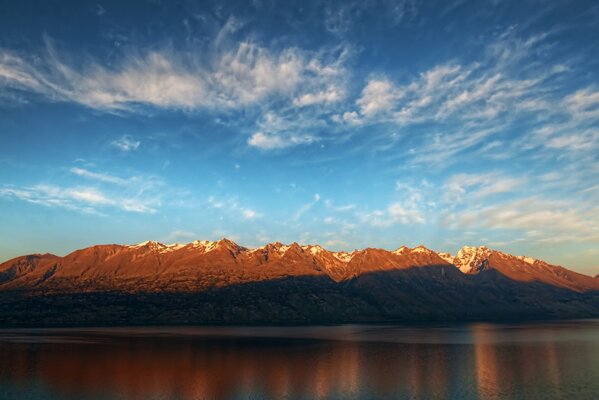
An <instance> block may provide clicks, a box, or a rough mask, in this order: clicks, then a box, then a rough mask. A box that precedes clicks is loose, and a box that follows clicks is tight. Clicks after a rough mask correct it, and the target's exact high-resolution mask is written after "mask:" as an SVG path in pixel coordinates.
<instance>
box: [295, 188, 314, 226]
mask: <svg viewBox="0 0 599 400" xmlns="http://www.w3.org/2000/svg"><path fill="white" fill-rule="evenodd" d="M319 201H320V194H318V193H315V194H314V197H313V200H312V201H310V202H308V203H306V204H304V205H303V206H301V207H300V208H299V209H298V210H297V211H296V212H295V215H294V216H293V219H294V220H295V221H297V220H299V219H300V218H301V217H302V216H303V215H304V214H305V213H307V212H308V211H310V210H311V209H312V208H313V207H314V206H315V205H316V204H317V203H318V202H319Z"/></svg>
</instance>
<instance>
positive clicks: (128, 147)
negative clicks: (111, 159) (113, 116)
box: [110, 135, 141, 151]
mask: <svg viewBox="0 0 599 400" xmlns="http://www.w3.org/2000/svg"><path fill="white" fill-rule="evenodd" d="M110 144H111V145H113V146H114V147H116V148H117V149H119V150H121V151H134V150H137V148H138V147H139V145H140V144H141V142H140V141H139V140H134V139H133V138H132V137H130V136H129V135H123V136H121V137H120V138H118V139H115V140H113V141H112V142H110Z"/></svg>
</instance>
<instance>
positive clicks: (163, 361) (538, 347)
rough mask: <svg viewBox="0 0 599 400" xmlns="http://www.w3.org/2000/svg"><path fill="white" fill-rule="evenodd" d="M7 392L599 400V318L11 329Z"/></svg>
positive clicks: (2, 347)
mask: <svg viewBox="0 0 599 400" xmlns="http://www.w3.org/2000/svg"><path fill="white" fill-rule="evenodd" d="M0 398H2V399H345V398H360V399H379V398H382V399H385V398H388V399H412V398H413V399H598V398H599V320H592V321H588V320H587V321H568V322H552V323H534V324H517V325H492V324H469V325H452V326H435V327H430V326H427V327H397V326H365V325H347V326H333V327H294V328H263V327H261V328H253V327H251V328H247V327H239V328H113V329H56V330H54V329H43V330H0Z"/></svg>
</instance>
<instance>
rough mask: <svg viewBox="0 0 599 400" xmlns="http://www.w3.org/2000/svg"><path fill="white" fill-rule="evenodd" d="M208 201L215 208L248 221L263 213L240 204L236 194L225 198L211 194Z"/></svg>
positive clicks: (259, 216)
mask: <svg viewBox="0 0 599 400" xmlns="http://www.w3.org/2000/svg"><path fill="white" fill-rule="evenodd" d="M207 203H208V205H209V206H210V207H212V208H213V209H216V210H221V211H223V212H225V213H226V214H228V215H232V216H237V217H241V218H242V219H244V220H247V221H252V220H255V219H258V218H261V217H262V214H260V213H258V212H257V211H255V210H254V209H252V208H250V207H247V206H245V205H242V204H240V203H239V200H238V199H237V197H235V196H232V197H225V198H216V197H214V196H210V197H208V200H207Z"/></svg>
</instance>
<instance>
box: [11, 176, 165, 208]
mask: <svg viewBox="0 0 599 400" xmlns="http://www.w3.org/2000/svg"><path fill="white" fill-rule="evenodd" d="M0 197H4V198H12V199H17V200H21V201H25V202H27V203H32V204H37V205H41V206H45V207H52V208H54V207H58V208H64V209H67V210H71V211H78V212H83V213H87V214H97V215H103V212H102V210H103V209H105V208H117V209H120V210H123V211H127V212H134V213H150V214H151V213H154V212H156V208H155V207H156V205H157V203H158V202H157V201H156V200H154V199H143V198H140V197H115V196H114V195H113V194H110V195H109V194H107V193H104V192H103V191H101V190H99V189H97V188H94V187H87V186H75V187H64V186H58V185H48V184H40V185H34V186H29V187H20V188H13V187H7V186H5V187H2V188H0Z"/></svg>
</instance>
